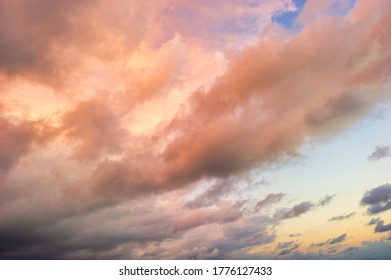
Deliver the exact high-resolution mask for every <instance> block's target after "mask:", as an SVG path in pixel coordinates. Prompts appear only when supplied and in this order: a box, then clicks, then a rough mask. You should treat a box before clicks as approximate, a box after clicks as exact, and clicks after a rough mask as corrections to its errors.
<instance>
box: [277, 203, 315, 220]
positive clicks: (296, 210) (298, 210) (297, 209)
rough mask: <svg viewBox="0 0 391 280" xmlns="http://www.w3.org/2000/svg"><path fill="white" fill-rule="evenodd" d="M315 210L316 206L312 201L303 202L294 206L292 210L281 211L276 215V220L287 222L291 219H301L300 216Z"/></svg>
mask: <svg viewBox="0 0 391 280" xmlns="http://www.w3.org/2000/svg"><path fill="white" fill-rule="evenodd" d="M313 208H314V204H313V203H312V202H310V201H303V202H302V203H300V204H297V205H295V206H293V207H292V208H290V209H289V208H285V209H279V210H277V211H276V213H275V214H274V218H275V219H277V220H285V219H290V218H295V217H299V216H300V215H302V214H304V213H306V212H308V211H310V210H311V209H313Z"/></svg>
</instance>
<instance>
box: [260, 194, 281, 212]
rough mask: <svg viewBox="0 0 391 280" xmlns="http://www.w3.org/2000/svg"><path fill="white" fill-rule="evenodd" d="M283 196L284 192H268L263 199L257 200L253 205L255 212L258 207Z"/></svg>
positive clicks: (278, 199) (276, 200)
mask: <svg viewBox="0 0 391 280" xmlns="http://www.w3.org/2000/svg"><path fill="white" fill-rule="evenodd" d="M284 196H285V194H284V193H270V194H268V195H267V196H266V197H265V198H264V199H262V200H260V201H258V202H257V204H256V205H255V207H254V211H255V213H257V212H258V211H259V210H260V209H262V208H264V207H266V206H268V205H270V204H274V203H278V202H280V201H281V199H282V198H283V197H284Z"/></svg>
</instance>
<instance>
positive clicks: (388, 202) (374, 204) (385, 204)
mask: <svg viewBox="0 0 391 280" xmlns="http://www.w3.org/2000/svg"><path fill="white" fill-rule="evenodd" d="M361 205H364V206H369V207H368V213H369V214H371V215H373V214H377V213H380V212H383V211H386V210H388V209H391V185H390V184H384V185H382V186H378V187H377V188H374V189H371V190H369V191H367V192H366V193H365V194H364V197H363V198H362V199H361Z"/></svg>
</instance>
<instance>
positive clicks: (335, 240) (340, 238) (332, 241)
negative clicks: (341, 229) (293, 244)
mask: <svg viewBox="0 0 391 280" xmlns="http://www.w3.org/2000/svg"><path fill="white" fill-rule="evenodd" d="M346 236H347V234H346V233H344V234H341V235H340V236H337V237H335V238H331V239H328V240H327V241H326V242H321V243H315V244H313V245H314V246H317V247H321V246H324V245H334V244H338V243H341V242H343V241H345V240H346Z"/></svg>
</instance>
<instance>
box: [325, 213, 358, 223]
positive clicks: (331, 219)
mask: <svg viewBox="0 0 391 280" xmlns="http://www.w3.org/2000/svg"><path fill="white" fill-rule="evenodd" d="M354 215H356V212H351V213H349V214H344V215H340V216H334V217H331V218H330V219H329V221H342V220H346V219H349V218H352V217H353V216H354Z"/></svg>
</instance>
